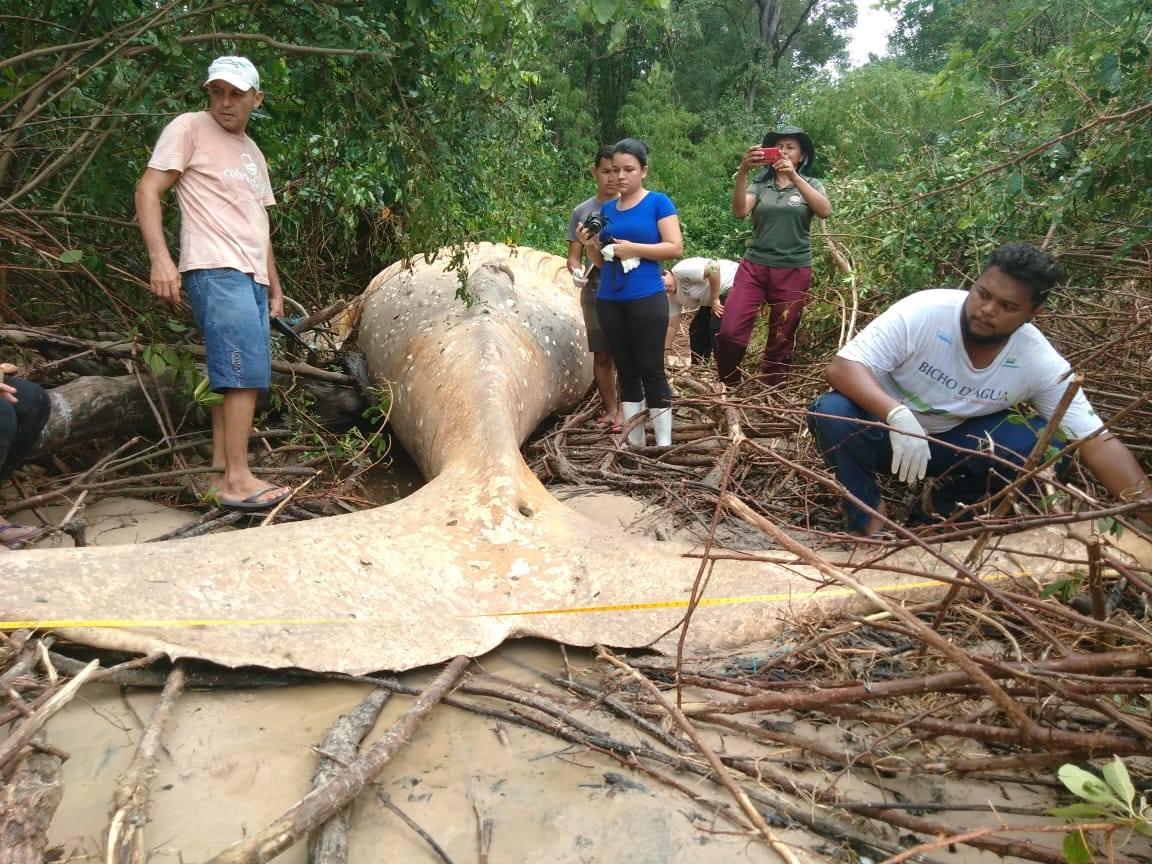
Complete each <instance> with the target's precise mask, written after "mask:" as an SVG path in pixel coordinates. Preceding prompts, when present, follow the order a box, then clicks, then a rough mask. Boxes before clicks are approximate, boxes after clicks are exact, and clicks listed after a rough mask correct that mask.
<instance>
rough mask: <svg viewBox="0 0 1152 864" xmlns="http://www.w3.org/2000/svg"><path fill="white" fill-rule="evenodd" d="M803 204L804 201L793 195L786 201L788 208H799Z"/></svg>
mask: <svg viewBox="0 0 1152 864" xmlns="http://www.w3.org/2000/svg"><path fill="white" fill-rule="evenodd" d="M803 203H804V199H803V198H801V197H800V196H799V195H793V196H792V197H791V198H789V199H788V205H789V206H790V207H799V206H800V205H801V204H803Z"/></svg>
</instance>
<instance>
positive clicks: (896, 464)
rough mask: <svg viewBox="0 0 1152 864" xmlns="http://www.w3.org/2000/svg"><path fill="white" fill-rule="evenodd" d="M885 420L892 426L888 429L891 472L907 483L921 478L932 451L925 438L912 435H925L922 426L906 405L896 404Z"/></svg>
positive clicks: (926, 468) (925, 471) (925, 470)
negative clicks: (890, 446) (890, 445)
mask: <svg viewBox="0 0 1152 864" xmlns="http://www.w3.org/2000/svg"><path fill="white" fill-rule="evenodd" d="M886 422H887V423H888V425H889V426H891V427H892V428H891V429H889V430H888V438H889V440H890V441H891V442H892V473H893V474H896V475H897V476H899V478H900V480H901V481H902V482H904V483H908V484H911V483H913V482H915V481H916V480H923V479H924V475H925V473H927V471H928V460H929V459H931V458H932V451H931V450H930V449H929V447H928V440H927V439H926V438H924V437H919V438H914V437H912V436H914V435H919V436H923V435H925V434H926V433H925V432H924V427H923V426H921V425H920V422H919V421H918V420H917V419H916V417H915V416H914V415H913V414H912V412H911V411H910V410H909V409H908V406H907V405H897V406H896V407H895V408H893V409H892V410H891V411H889V412H888V417H887V421H886Z"/></svg>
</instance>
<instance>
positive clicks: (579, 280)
mask: <svg viewBox="0 0 1152 864" xmlns="http://www.w3.org/2000/svg"><path fill="white" fill-rule="evenodd" d="M571 273H572V284H573V285H575V286H576V287H577V288H579V289H580V290H584V288H586V287H587V286H588V277H587V276H586V275H585V273H584V271H583V270H580V269H576V270H572V271H571Z"/></svg>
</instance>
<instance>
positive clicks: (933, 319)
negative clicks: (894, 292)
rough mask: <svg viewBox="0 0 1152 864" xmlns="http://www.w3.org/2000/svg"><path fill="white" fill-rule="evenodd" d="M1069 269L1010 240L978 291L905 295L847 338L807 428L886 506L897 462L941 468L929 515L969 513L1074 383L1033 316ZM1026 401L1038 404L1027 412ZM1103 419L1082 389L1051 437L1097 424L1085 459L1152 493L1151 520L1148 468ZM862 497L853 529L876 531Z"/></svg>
mask: <svg viewBox="0 0 1152 864" xmlns="http://www.w3.org/2000/svg"><path fill="white" fill-rule="evenodd" d="M1061 276H1062V269H1061V267H1060V265H1059V264H1057V263H1056V261H1055V259H1053V258H1052V256H1051V255H1049V254H1048V253H1047V252H1044V251H1041V250H1040V249H1037V248H1035V247H1033V246H1030V245H1029V244H1027V243H1010V244H1008V245H1005V246H1001V247H1000V248H999V249H997V250H996V251H995V252H993V253H992V255H991V256H990V257H989V258H988V262H987V264H986V265H985V267H984V270H983V271H982V272H981V274H980V276H979V277H978V278H977V279H976V281H975V282H974V283H973V285H972V287H971V289H970V290H968V291H967V292H964V291H957V290H953V289H948V288H942V289H933V290H929V291H921V292H919V293H916V294H912V295H910V296H908V297H905V298H904V299H902V300H899V301H898V302H896V303H894V304H893V305H892V306H891V307H889V308H888V309H887V310H885V311H884V312H883V313H882V314H881V315H879V316H878V317H877V318H876V319H875V320H874V321H872V323H871V324H869V325H868V326H867V327H865V328H864V330H862V331H861V332H860V334H859V335H858V336H857V337H856V338H855V339H853V340H852V341H851V342H849V343H848V344H847V345H845V346H844V348H842V349H841V350H840V352H839V353H838V354H837V356H836V358H835V359H834V360H833V361H832V362H831V363H830V364H829V365H828V368H827V369H826V370H825V377H826V378H827V379H828V383H829V384H830V385H831V386H832V391H831V392H829V393H825V394H823V395H822V396H819V397H817V398H816V400H815V401H814V402H813V403H812V404H811V405H810V406H809V409H808V410H809V415H808V428H809V429H810V430H811V432H812V436H813V438H814V439H815V441H816V444H817V446H818V447H819V448H820V452H821V454H822V455H823V457H824V460H825V461H826V462H827V463H828V466H829V468H831V469H832V470H833V471H834V472H835V473H836V477H837V479H839V481H840V483H841V484H842V485H843V486H844V488H845V490H846V491H847V492H848V493H849V495H850V496H851V498H855V499H857V500H858V501H861V502H863V503H864V504H866V505H868V506H869V507H871V508H872V509H874V510H877V511H879V512H883V509H882V503H881V500H880V492H879V490H878V488H877V485H876V473H877V471H879V470H881V469H882V468H884V469H887V468H888V467H889V465H890V466H891V471H892V473H893V474H896V475H897V476H899V478H900V479H901V480H902V481H904V482H907V483H915V482H916V481H918V480H921V479H923V478H924V477H925V476H932V477H941V478H943V479H942V481H940V482H939V483H938V484H937V485H936V488H935V489H934V490H933V497H932V500H931V502H930V507H931V512H928V513H921V514H918V515H919V516H920V517H921V518H924V519H929V520H930V519H932V518H937V519H939V518H949V517H951V516H953V515H954V514H955V515H957V516H958V518H960V519H963V518H966V517H970V516H971V510H965V507H966V506H967V505H971V504H973V503H975V502H977V501H979V500H981V499H982V498H985V497H986V496H988V495H989V494H994V493H995V492H997V491H999V490H1001V489H1003V488H1004V487H1005V486H1006V485H1007V484H1008V483H1009V482H1010V481H1011V480H1012V479H1013V478H1012V477H1011V476H1009V475H1010V474H1011V473H1012V472H1011V471H1010V470H1006V467H1007V466H1005V465H1004V463H1003V462H1001V461H999V460H1008V462H1010V463H1014V464H1015V465H1017V466H1020V465H1023V463H1024V462H1025V460H1026V459H1027V458H1028V454H1029V453H1030V452H1031V451H1032V448H1033V446H1034V445H1035V443H1036V440H1037V438H1038V436H1039V435H1040V434H1041V431H1042V430H1043V428H1044V426H1045V425H1046V423H1047V421H1048V419H1049V418H1050V417H1051V416H1052V415H1053V413H1054V412H1055V410H1056V407H1057V405H1058V404H1059V402H1060V400H1061V397H1062V396H1063V394H1064V391H1065V390H1066V389H1067V387H1068V379H1067V377H1066V374H1067V373H1068V372H1069V369H1070V365H1069V363H1068V361H1067V360H1065V359H1064V358H1063V357H1062V356H1061V355H1060V354H1059V353H1058V352H1057V351H1056V349H1055V348H1053V347H1052V345H1051V343H1049V342H1048V340H1047V339H1046V338H1045V337H1044V336H1043V334H1041V332H1040V331H1039V330H1038V329H1037V328H1036V327H1035V326H1034V325H1033V324H1032V323H1030V322H1031V321H1032V318H1033V317H1034V316H1035V315H1036V313H1037V312H1038V311H1040V308H1041V306H1042V305H1043V303H1044V301H1045V299H1046V298H1047V297H1048V294H1049V292H1050V291H1051V290H1052V289H1053V288H1054V287H1055V286H1056V284H1057V282H1058V281H1059V280H1060V278H1061ZM1022 402H1023V403H1028V404H1030V405H1031V407H1032V408H1034V409H1035V411H1036V414H1037V415H1038V416H1037V417H1034V418H1030V419H1028V420H1027V421H1024V420H1023V418H1021V417H1019V416H1018V415H1015V412H1014V410H1013V409H1014V406H1016V405H1017V404H1018V403H1022ZM1014 415H1015V416H1014ZM860 421H871V422H874V423H878V424H880V425H874V426H869V425H863V424H861V422H860ZM1102 426H1103V423H1102V422H1101V421H1100V418H1098V417H1097V416H1096V413H1095V412H1094V411H1093V410H1092V406H1091V405H1090V404H1089V403H1088V400H1087V399H1086V398H1085V396H1084V394H1083V393H1082V392H1078V393H1077V394H1076V396H1075V397H1074V398H1073V399H1072V401H1071V404H1070V405H1069V406H1068V408H1067V410H1066V411H1065V413H1064V415H1063V417H1062V418H1061V419H1060V429H1059V434H1057V435H1056V436H1054V438H1053V442H1052V443H1053V444H1054V445H1055V446H1058V447H1059V446H1063V445H1065V444H1066V443H1067V441H1068V440H1079V439H1082V438H1088V437H1089V436H1094V437H1092V438H1091V440H1088V441H1086V442H1085V443H1084V444H1083V445H1082V446H1081V447H1080V448H1079V452H1080V454H1081V458H1082V460H1083V462H1084V465H1085V466H1086V467H1087V468H1088V469H1089V470H1090V471H1092V473H1093V474H1095V475H1096V477H1097V478H1098V479H1099V480H1100V482H1101V483H1102V484H1103V485H1104V486H1105V488H1107V490H1108V491H1109V493H1111V494H1112V495H1114V496H1116V497H1117V498H1119V499H1120V500H1122V501H1131V500H1136V499H1147V500H1148V501H1149V509H1148V510H1142V511H1140V513H1139V516H1140V518H1141V519H1143V520H1144V521H1145V522H1146V523H1148V524H1150V525H1152V484H1150V483H1149V479H1148V476H1147V475H1146V474H1145V473H1144V471H1143V470H1142V469H1141V468H1140V465H1139V464H1138V463H1137V462H1136V459H1135V458H1134V457H1133V455H1132V453H1131V451H1129V450H1128V448H1127V447H1126V446H1125V445H1124V443H1123V442H1122V441H1120V439H1118V438H1116V437H1114V436H1113V435H1111V434H1110V433H1109V432H1107V431H1103V432H1100V429H1101V427H1102ZM885 427H887V428H885ZM1097 433H1099V434H1097ZM954 448H961V449H959V450H957V449H954ZM973 451H977V452H973ZM984 454H987V455H984ZM989 457H992V458H989ZM851 498H846V499H845V502H844V510H845V514H846V516H847V519H848V528H849V530H850V531H851V532H853V533H855V534H861V535H865V536H866V535H870V534H873V533H875V532H876V531H878V530H879V529H880V527H881V524H882V523H881V520H879V519H877V518H876V517H874V516H872V515H870V514H869V513H868V512H867V511H865V510H863V509H861V508H860V507H859V506H857V505H856V504H855V503H853V501H852V500H851Z"/></svg>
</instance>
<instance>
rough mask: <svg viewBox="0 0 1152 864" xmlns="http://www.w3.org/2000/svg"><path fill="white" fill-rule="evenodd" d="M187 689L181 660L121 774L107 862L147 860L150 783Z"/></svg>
mask: <svg viewBox="0 0 1152 864" xmlns="http://www.w3.org/2000/svg"><path fill="white" fill-rule="evenodd" d="M183 689H184V667H183V666H181V665H180V664H179V663H177V664H176V666H174V667H173V669H172V671H171V672H170V673H169V674H168V683H167V684H165V685H164V690H163V691H162V692H161V693H160V700H159V701H158V702H157V703H156V707H155V709H153V711H152V716H151V718H149V720H148V725H147V726H146V727H145V728H144V734H143V735H142V736H141V737H140V744H139V746H138V747H137V748H136V755H135V756H134V757H132V764H131V765H129V766H128V770H127V771H125V772H124V773H123V774H122V775H121V776H120V782H119V784H118V785H117V787H116V794H115V797H114V798H113V804H114V805H115V808H116V809H115V811H114V812H113V814H112V824H111V826H110V827H109V829H108V845H107V847H106V854H105V861H106V864H142V862H143V861H144V825H145V824H147V822H148V808H149V805H150V804H151V803H152V802H151V792H150V791H149V786H150V784H151V782H152V778H153V777H154V776H155V774H156V754H157V751H158V750H159V749H160V736H161V734H162V733H163V732H164V726H165V724H166V723H167V722H168V718H169V717H171V716H172V708H173V706H174V705H175V704H176V700H177V699H178V698H179V696H180V693H181V692H182V691H183Z"/></svg>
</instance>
